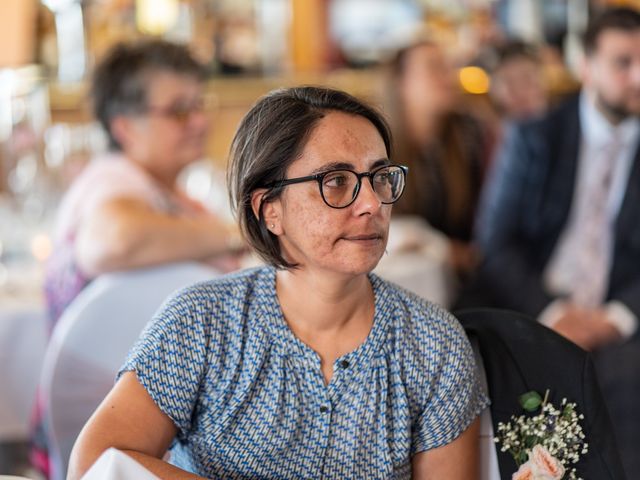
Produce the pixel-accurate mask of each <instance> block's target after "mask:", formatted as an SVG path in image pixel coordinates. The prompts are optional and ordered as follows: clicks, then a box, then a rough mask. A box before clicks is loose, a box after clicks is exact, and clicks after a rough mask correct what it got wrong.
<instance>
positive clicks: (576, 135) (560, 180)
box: [542, 99, 580, 255]
mask: <svg viewBox="0 0 640 480" xmlns="http://www.w3.org/2000/svg"><path fill="white" fill-rule="evenodd" d="M562 121H563V124H562V125H558V126H557V128H558V130H557V131H555V132H553V135H554V140H553V141H552V142H550V143H551V145H550V150H549V155H550V159H549V160H548V161H549V162H550V165H549V171H548V173H547V178H546V182H545V188H543V189H542V199H543V202H544V213H543V215H542V218H544V222H545V223H546V225H547V227H546V228H548V230H547V232H548V235H549V236H548V238H549V239H551V240H552V241H550V242H549V243H548V245H549V248H550V251H549V252H547V253H548V255H551V251H552V249H553V248H554V247H555V245H556V243H557V241H558V238H559V237H560V234H561V233H562V231H563V229H564V227H565V225H566V223H567V220H568V218H569V212H570V211H571V204H572V202H573V193H574V191H575V183H576V178H577V172H578V157H579V155H580V117H579V108H578V101H577V99H576V100H575V102H573V104H572V105H571V108H569V109H568V111H567V114H566V115H564V116H563V117H562Z"/></svg>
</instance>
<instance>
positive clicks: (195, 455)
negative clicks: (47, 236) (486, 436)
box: [69, 87, 487, 480]
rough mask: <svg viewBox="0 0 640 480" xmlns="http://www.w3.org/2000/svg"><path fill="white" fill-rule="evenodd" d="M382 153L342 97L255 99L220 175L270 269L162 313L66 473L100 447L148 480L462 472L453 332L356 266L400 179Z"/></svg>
mask: <svg viewBox="0 0 640 480" xmlns="http://www.w3.org/2000/svg"><path fill="white" fill-rule="evenodd" d="M390 144H391V142H390V135H389V131H388V129H387V125H386V123H385V121H384V120H383V118H382V117H381V116H380V115H379V114H378V113H377V112H376V111H374V110H372V109H371V108H370V107H368V106H366V105H364V104H362V103H361V102H360V101H358V100H356V99H355V98H353V97H351V96H350V95H348V94H346V93H343V92H339V91H335V90H329V89H323V88H316V87H300V88H292V89H285V90H278V91H275V92H272V93H271V94H269V95H267V96H266V97H264V98H262V99H261V100H260V101H258V103H257V104H256V105H255V106H254V107H253V108H252V109H251V111H250V112H249V113H248V114H247V115H246V116H245V118H244V119H243V121H242V122H241V124H240V127H239V129H238V132H237V133H236V136H235V138H234V141H233V145H232V150H231V157H230V164H229V172H228V180H229V188H230V192H231V197H232V200H233V202H232V203H233V205H234V206H235V208H236V213H237V215H238V218H239V223H240V227H241V230H242V232H243V234H244V236H245V238H246V240H247V242H248V243H249V244H250V245H251V246H252V247H253V248H254V249H255V251H256V252H257V253H258V254H259V255H260V256H261V257H262V258H263V259H264V260H265V262H266V263H267V266H263V267H258V268H255V269H251V270H246V271H243V272H240V273H236V274H232V275H230V276H226V277H222V278H218V279H216V280H212V281H210V282H206V283H202V284H198V285H195V286H193V287H189V288H187V289H185V290H183V291H181V292H179V293H177V294H175V295H174V296H173V297H172V298H171V299H169V300H168V301H167V302H166V303H165V305H164V306H163V307H162V309H161V310H160V311H159V312H158V314H157V315H156V316H155V318H154V320H153V321H152V322H151V323H150V324H149V325H148V327H147V328H146V329H145V331H144V332H143V333H142V336H141V338H140V340H139V341H138V343H137V345H136V346H135V347H134V348H133V350H132V351H131V353H130V356H129V358H128V360H127V361H126V363H125V364H124V366H123V367H122V370H121V372H120V375H119V379H118V381H117V383H116V385H115V386H114V388H113V390H112V391H111V393H110V394H109V395H108V397H107V398H106V399H105V401H104V402H103V403H102V405H101V406H100V407H99V408H98V410H97V412H96V413H95V414H94V416H93V417H92V418H91V419H90V420H89V422H88V423H87V425H86V426H85V428H84V429H83V431H82V433H81V434H80V436H79V437H78V440H77V442H76V445H75V447H74V451H73V453H72V455H71V467H70V474H69V475H70V476H69V478H72V479H74V478H79V477H80V476H81V475H82V474H83V472H85V471H86V470H87V469H88V468H89V467H90V465H91V464H92V463H93V462H94V461H95V460H96V458H98V456H99V455H100V454H101V453H102V452H103V451H105V450H106V449H107V448H109V447H112V446H115V447H117V448H119V449H122V450H124V451H126V452H127V453H128V454H129V455H131V456H132V457H133V458H135V459H137V460H138V461H139V462H140V463H142V464H143V465H145V466H146V467H147V468H148V469H149V470H151V471H152V472H154V473H155V474H156V475H157V476H159V477H160V478H200V477H207V478H228V479H234V478H235V479H245V478H265V479H266V478H282V479H298V478H327V479H335V478H354V479H355V478H367V479H376V478H380V479H388V478H407V479H408V478H410V477H412V476H413V478H422V479H428V478H438V479H440V478H446V479H449V480H455V479H469V478H476V473H477V471H476V469H477V465H476V463H477V460H478V452H477V440H478V432H479V431H478V419H477V416H478V414H479V412H480V411H481V410H482V409H483V408H484V407H485V406H486V403H487V400H486V397H485V395H484V393H483V392H482V391H481V388H480V387H479V384H478V379H477V377H476V370H475V365H474V361H473V355H472V352H471V349H470V347H469V344H468V342H467V340H466V337H465V335H464V332H463V330H462V328H461V327H460V325H459V324H458V322H457V321H456V319H455V318H453V317H452V316H451V314H449V313H448V312H446V311H444V310H443V309H442V308H440V307H438V306H437V305H435V304H431V303H429V302H428V301H426V300H423V299H421V298H419V297H417V296H415V295H413V294H411V293H408V292H407V291H405V290H402V289H400V288H398V287H396V286H394V285H393V284H391V283H388V282H386V281H384V280H382V279H380V278H379V277H377V276H376V275H374V274H372V273H371V271H372V270H373V269H374V267H375V266H376V264H377V263H378V260H379V259H380V257H381V256H382V255H383V253H384V250H385V244H386V240H387V234H388V228H389V219H390V216H391V208H392V204H393V203H394V202H396V201H397V200H398V198H400V196H401V195H402V191H403V189H404V185H405V180H406V175H407V169H406V168H405V167H403V166H401V165H395V164H393V163H392V161H391V152H390ZM170 447H171V455H170V461H171V464H169V463H165V462H164V461H163V460H162V458H163V455H164V454H165V452H166V451H167V449H169V448H170Z"/></svg>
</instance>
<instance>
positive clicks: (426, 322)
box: [377, 277, 466, 349]
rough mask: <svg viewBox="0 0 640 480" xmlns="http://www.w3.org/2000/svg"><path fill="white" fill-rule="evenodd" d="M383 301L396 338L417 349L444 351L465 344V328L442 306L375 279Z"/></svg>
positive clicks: (387, 282)
mask: <svg viewBox="0 0 640 480" xmlns="http://www.w3.org/2000/svg"><path fill="white" fill-rule="evenodd" d="M377 282H378V283H379V286H378V290H381V291H384V293H383V295H384V296H385V302H391V303H392V304H394V305H393V308H391V309H390V311H391V312H392V313H393V316H394V332H395V336H396V337H402V338H405V339H413V340H412V341H411V342H410V345H413V347H415V348H418V349H434V348H435V349H440V348H447V347H446V345H447V344H448V343H452V342H453V343H458V342H465V341H466V335H465V333H464V329H463V328H462V325H461V324H460V322H459V321H458V320H457V319H456V317H455V316H454V315H453V314H452V313H451V312H449V311H448V310H447V309H446V308H445V307H443V306H441V305H439V304H437V303H434V302H431V301H429V300H427V299H425V298H422V297H420V296H418V295H416V294H415V293H413V292H410V291H408V290H406V289H404V288H402V287H400V286H398V285H395V284H393V283H391V282H389V281H386V280H383V279H381V278H379V277H378V278H377Z"/></svg>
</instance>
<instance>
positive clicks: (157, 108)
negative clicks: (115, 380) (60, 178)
mask: <svg viewBox="0 0 640 480" xmlns="http://www.w3.org/2000/svg"><path fill="white" fill-rule="evenodd" d="M204 78H205V72H204V69H203V67H202V66H201V65H200V64H198V63H197V62H196V61H195V60H194V59H193V57H191V56H190V54H189V52H188V50H187V49H186V48H185V47H182V46H178V45H174V44H171V43H168V42H164V41H158V40H153V41H147V42H144V43H135V44H121V45H118V46H116V47H115V48H114V49H113V50H111V51H110V52H109V53H108V54H107V55H106V57H105V58H104V59H103V60H102V62H101V63H100V64H99V65H98V66H97V67H96V70H95V72H94V76H93V83H92V87H91V93H92V99H93V107H94V111H95V115H96V117H97V119H98V120H99V121H100V123H101V125H102V127H103V128H104V131H105V133H106V135H107V137H108V141H109V147H110V149H109V152H108V153H107V154H106V155H103V156H101V157H100V158H96V159H93V160H92V161H91V162H90V163H89V165H88V166H87V167H86V168H85V169H84V170H83V172H82V173H81V175H80V176H79V177H78V178H76V180H75V181H74V183H73V184H72V186H71V188H70V189H69V191H68V192H67V193H66V195H65V197H64V199H63V200H62V203H61V205H60V209H59V213H58V222H57V226H56V235H55V236H56V238H55V243H56V248H55V249H54V254H53V256H52V258H51V260H50V262H49V265H48V269H47V277H46V293H47V301H48V307H49V317H50V320H51V326H53V324H54V323H55V322H56V321H57V319H58V317H59V316H60V314H61V313H62V311H63V310H64V309H65V308H66V306H67V305H68V304H69V303H70V302H71V300H73V299H74V298H75V297H76V295H77V294H78V293H79V292H80V290H82V289H83V288H84V287H85V286H86V285H87V283H88V282H90V281H91V280H92V279H93V278H95V277H97V276H99V275H101V274H103V273H106V272H110V271H114V270H128V269H132V268H138V267H145V266H151V265H157V264H162V263H168V262H175V261H181V260H210V259H212V258H213V259H219V258H220V256H221V254H225V253H227V252H228V247H229V244H230V240H231V239H233V238H238V237H239V235H237V234H236V229H235V228H234V229H231V228H230V227H228V226H226V225H225V224H224V223H223V222H221V221H220V219H218V218H216V217H215V216H213V215H212V214H210V213H208V212H207V211H206V210H205V209H204V208H203V206H202V205H200V204H199V203H197V202H195V201H194V200H192V199H189V198H188V197H187V196H186V195H185V194H184V193H183V192H182V191H181V190H180V188H179V187H178V186H177V184H176V180H177V177H178V174H179V173H180V171H181V170H182V169H183V168H184V167H186V166H187V165H189V164H190V163H192V162H194V161H195V160H199V159H201V158H202V157H203V154H204V148H203V147H204V142H205V138H206V133H207V127H208V125H207V117H206V114H205V112H204V111H203V89H204Z"/></svg>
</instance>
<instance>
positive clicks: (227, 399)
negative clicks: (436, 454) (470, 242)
mask: <svg viewBox="0 0 640 480" xmlns="http://www.w3.org/2000/svg"><path fill="white" fill-rule="evenodd" d="M275 278H276V277H275V269H273V268H271V267H261V268H257V269H252V270H247V271H244V272H239V273H236V274H234V275H230V276H226V277H222V278H218V279H215V280H212V281H210V282H205V283H201V284H198V285H195V286H192V287H189V288H186V289H184V290H182V291H180V292H178V293H177V294H175V295H174V296H173V298H171V299H169V300H168V301H167V302H166V303H165V304H164V306H163V307H162V308H161V309H160V311H159V313H158V314H157V315H156V317H155V318H154V320H153V321H152V322H151V323H150V324H149V325H148V326H147V327H146V329H145V331H144V332H143V333H142V336H141V338H140V340H139V341H138V343H137V344H136V346H135V347H134V349H133V350H132V351H131V353H130V355H129V358H128V359H127V362H126V363H125V365H124V366H123V367H122V370H121V373H122V372H124V371H129V370H135V371H136V372H137V376H138V380H139V381H140V383H141V384H142V385H143V386H144V388H145V389H146V390H147V391H148V392H149V394H150V396H151V397H152V398H153V400H154V401H155V402H156V404H157V405H158V406H159V407H160V409H161V410H162V411H163V412H164V413H166V414H167V415H168V416H169V417H170V418H171V419H172V420H173V422H174V423H175V425H176V426H177V428H178V436H177V438H176V441H175V442H174V444H173V451H172V462H173V463H175V464H176V465H178V466H180V467H182V468H184V469H186V470H190V471H192V472H194V473H198V474H200V475H203V476H206V477H210V478H225V479H227V478H228V479H268V478H278V479H304V478H328V479H335V478H367V479H377V478H380V479H382V478H384V479H390V478H394V479H395V478H398V479H400V478H410V476H411V457H412V455H413V454H414V453H416V452H421V451H423V450H428V449H431V448H435V447H438V446H441V445H444V444H447V443H449V442H451V441H452V440H454V439H455V438H456V437H457V436H458V435H459V434H460V433H461V432H462V431H463V430H464V429H466V427H467V426H468V425H469V424H470V423H471V422H472V420H473V419H474V418H475V417H476V416H477V415H478V414H479V413H480V411H481V410H482V409H483V408H484V407H485V406H486V405H487V403H488V400H487V399H486V396H485V395H484V393H483V391H482V388H481V387H480V385H479V382H478V378H477V374H476V370H475V363H474V359H473V353H472V351H471V347H470V345H469V342H468V341H467V337H466V336H465V333H464V330H463V329H462V327H461V326H460V324H459V323H458V322H457V320H456V319H455V318H454V317H453V316H452V315H451V314H449V313H448V312H446V311H445V310H443V309H442V308H440V307H439V306H437V305H434V304H432V303H429V302H427V301H426V300H423V299H421V298H419V297H417V296H415V295H413V294H411V293H409V292H406V291H404V290H402V289H400V288H399V287H396V286H394V285H393V284H390V283H388V282H386V281H384V280H382V279H380V278H379V277H377V276H375V275H373V274H371V275H370V276H369V278H370V281H371V284H372V286H373V291H374V294H375V314H374V323H373V327H372V330H371V332H370V333H369V336H368V337H367V339H366V340H365V342H364V343H362V344H361V345H360V346H359V347H358V348H357V349H356V350H354V351H353V352H350V353H348V354H346V355H344V356H342V357H340V358H339V359H337V360H336V362H335V364H334V373H333V376H332V378H331V382H330V383H329V385H325V383H324V378H323V376H322V372H321V370H320V357H319V356H318V354H317V353H316V352H314V351H313V350H312V349H311V348H310V347H308V346H307V345H305V344H303V343H302V342H301V341H300V340H298V339H297V338H296V337H295V336H294V335H293V332H292V331H291V330H290V329H289V327H288V326H287V324H286V322H285V320H284V317H283V315H282V311H281V309H280V305H279V303H278V299H277V296H276V293H275V292H276V289H275V281H276V280H275Z"/></svg>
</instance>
